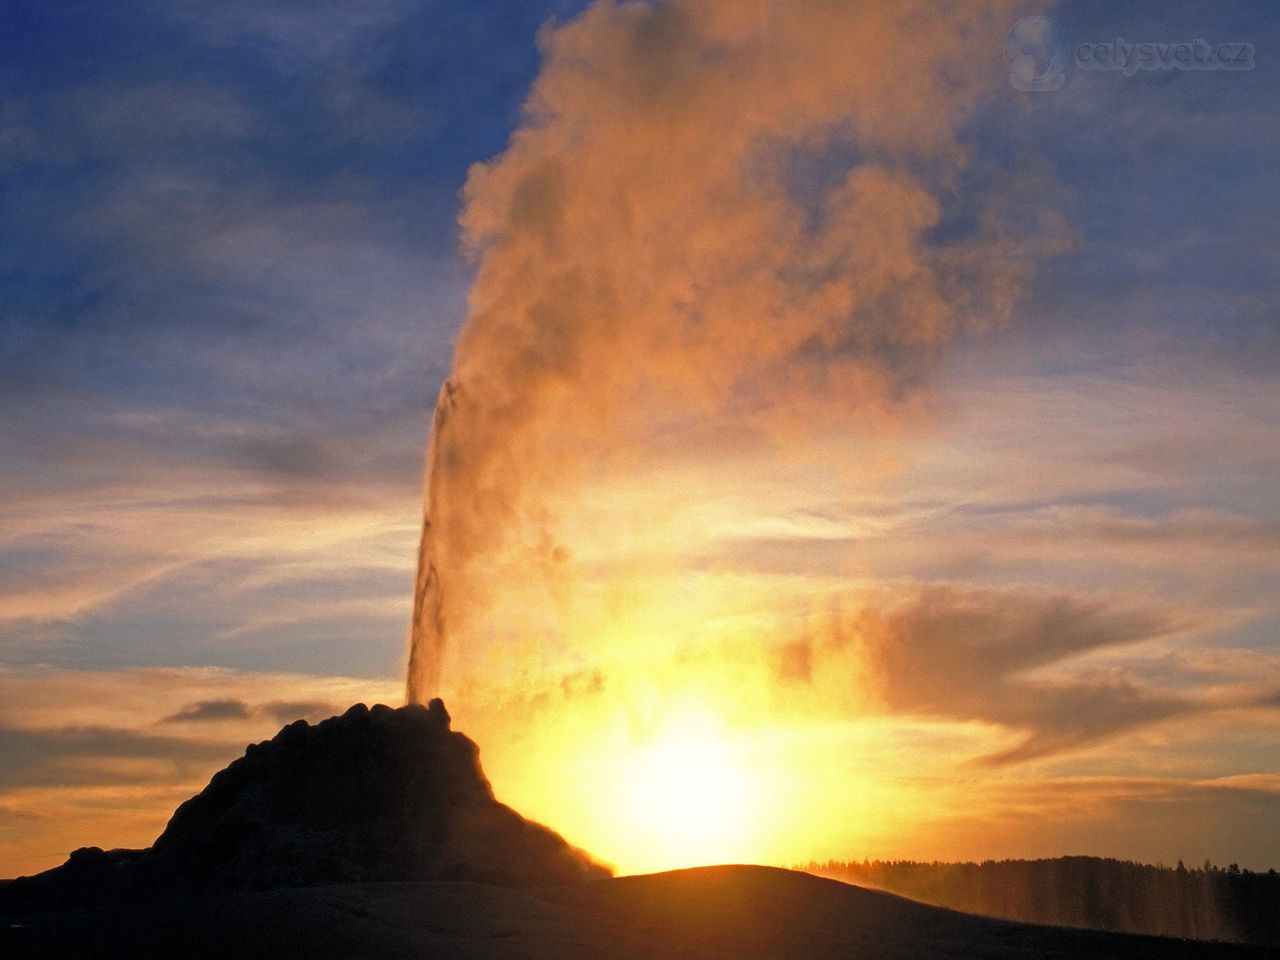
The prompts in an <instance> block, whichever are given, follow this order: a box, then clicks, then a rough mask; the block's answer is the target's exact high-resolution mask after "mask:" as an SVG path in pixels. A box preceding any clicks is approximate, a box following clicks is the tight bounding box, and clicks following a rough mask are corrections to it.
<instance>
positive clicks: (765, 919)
mask: <svg viewBox="0 0 1280 960" xmlns="http://www.w3.org/2000/svg"><path fill="white" fill-rule="evenodd" d="M0 919H3V928H2V929H0V957H6V958H12V960H19V958H23V960H25V958H48V960H57V958H64V957H65V958H72V957H74V958H78V960H79V958H84V960H88V958H108V957H110V958H115V957H119V958H148V957H157V958H159V957H165V958H168V957H173V958H191V960H197V958H205V957H207V958H211V960H212V958H217V960H228V958H243V960H254V958H259V957H261V958H264V960H265V958H291V957H306V958H347V957H351V958H355V957H367V958H370V960H395V958H400V957H404V958H409V957H413V958H440V960H449V958H481V957H485V958H490V957H492V958H513V960H515V958H545V960H575V958H580V957H581V958H585V957H598V958H610V960H629V958H637V960H639V958H645V960H650V958H668V957H684V958H690V960H697V958H725V960H728V958H733V960H751V958H757V957H759V958H765V957H769V958H794V960H809V958H813V960H816V958H845V960H860V958H867V960H870V958H878V960H891V958H904V960H905V958H911V960H930V958H944V957H945V958H959V957H981V958H990V960H996V958H1010V960H1013V958H1028V960H1029V958H1046V957H1049V958H1067V957H1089V958H1099V960H1102V958H1107V960H1112V958H1118V957H1134V958H1151V960H1182V958H1193V957H1196V958H1209V957H1214V958H1217V957H1221V958H1247V957H1253V958H1258V960H1261V958H1262V957H1264V956H1271V957H1274V954H1273V953H1271V954H1269V953H1268V952H1267V951H1265V950H1263V949H1261V948H1248V947H1241V946H1232V945H1225V944H1212V943H1201V942H1193V941H1178V940H1164V939H1158V938H1153V937H1136V936H1127V935H1122V934H1110V933H1097V932H1092V931H1083V930H1070V929H1065V928H1055V927H1035V926H1028V925H1023V924H1016V923H1008V922H1005V921H1000V920H989V919H985V918H982V917H975V916H969V915H966V914H960V913H952V912H950V911H947V910H942V909H939V908H936V907H929V906H925V905H923V904H919V903H915V902H913V901H910V900H904V899H901V898H899V897H896V896H892V895H890V894H885V893H878V892H875V891H870V890H864V889H861V888H858V887H852V886H848V885H845V884H842V883H838V882H836V881H833V880H824V879H820V878H818V877H813V876H810V875H808V874H803V873H796V872H792V871H787V870H777V869H772V868H766V867H741V866H737V867H708V868H703V869H697V870H684V871H679V872H675V873H666V874H656V875H652V876H644V877H623V878H619V879H610V880H596V881H588V882H584V883H575V884H568V885H563V886H557V887H545V888H537V889H530V888H523V889H519V888H510V887H505V888H504V887H495V886H485V885H479V884H474V883H462V882H441V881H432V882H404V883H363V884H341V885H330V886H322V887H311V888H305V889H292V890H272V891H263V892H259V893H244V894H238V895H233V896H219V897H204V898H195V899H191V900H182V901H172V900H171V901H167V902H164V903H163V904H162V905H157V906H146V905H133V906H124V905H116V906H112V907H109V908H102V907H99V908H97V909H94V910H89V911H76V910H65V909H64V910H61V911H58V912H53V913H40V912H36V913H27V914H23V915H13V914H10V915H8V916H4V917H3V918H0Z"/></svg>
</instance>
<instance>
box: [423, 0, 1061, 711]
mask: <svg viewBox="0 0 1280 960" xmlns="http://www.w3.org/2000/svg"><path fill="white" fill-rule="evenodd" d="M1015 9H1016V4H1013V3H1012V2H1007V0H985V2H974V3H963V4H948V5H945V6H943V7H941V8H938V7H937V6H935V5H933V4H927V5H926V4H917V3H913V2H906V3H895V4H886V3H881V2H879V0H874V2H873V0H865V2H841V3H833V2H830V0H785V2H784V0H766V2H762V3H750V4H744V3H741V2H740V0H664V2H654V3H614V2H606V0H601V2H597V3H594V4H592V5H591V6H590V7H589V8H588V9H587V10H586V11H585V12H583V13H582V14H581V15H580V16H578V17H577V18H576V19H574V20H572V21H570V22H568V23H565V24H563V25H560V26H558V27H556V28H554V29H548V30H546V31H544V33H543V35H542V37H541V45H542V49H543V54H544V62H543V66H542V69H541V72H540V74H539V76H538V78H537V80H536V82H535V84H534V87H533V89H532V92H531V94H530V97H529V99H528V102H527V103H526V107H525V112H526V121H525V122H524V123H523V125H522V126H521V127H520V128H519V129H518V130H517V131H516V132H515V134H514V135H513V136H512V138H511V142H510V145H509V146H508V148H507V149H506V151H505V152H504V153H502V154H501V155H500V156H499V157H497V158H496V159H494V160H493V161H491V162H489V163H482V164H477V165H476V166H474V167H473V168H472V170H471V172H470V175H469V177H468V180H467V184H466V187H465V190H464V200H465V203H464V209H463V213H462V216H461V224H462V228H463V238H464V244H465V246H466V249H467V250H468V252H469V253H470V254H471V255H472V256H473V257H474V259H475V262H476V275H475V282H474V285H473V287H472V290H471V293H470V297H469V303H468V313H467V317H466V321H465V323H464V324H463V326H462V329H461V331H460V333H459V336H458V340H457V344H456V348H455V352H454V357H453V362H452V366H451V370H450V373H449V383H447V384H446V386H445V388H444V390H443V391H442V393H441V398H440V402H439V403H438V404H437V406H436V412H435V417H434V420H433V430H432V437H431V441H430V453H429V455H428V458H427V480H426V510H425V514H426V522H425V523H424V529H423V538H422V546H421V551H420V564H419V571H418V580H417V591H416V599H415V604H414V623H413V630H412V644H411V654H410V670H409V681H408V695H409V699H410V700H411V701H421V700H423V699H425V698H426V697H429V696H431V695H433V694H434V693H435V692H436V689H437V687H438V684H439V680H440V676H441V669H442V664H443V658H444V654H445V650H446V638H447V639H448V642H449V644H455V643H456V642H457V640H458V638H460V637H464V636H467V635H469V631H470V630H471V628H472V627H473V626H474V625H475V624H477V623H479V622H480V620H481V618H482V616H483V615H484V614H485V613H486V612H487V611H488V610H489V609H490V605H491V602H492V600H493V592H494V591H495V590H496V589H498V586H497V585H499V584H503V583H506V582H509V581H508V580H504V577H505V576H506V575H507V574H511V576H512V577H516V578H519V580H520V581H521V586H522V588H527V587H529V586H530V583H531V582H532V581H536V580H537V579H538V577H540V576H545V577H548V578H551V577H554V578H555V579H556V583H557V584H558V585H559V586H560V587H562V588H563V589H561V591H560V596H561V598H563V596H564V595H565V593H566V592H567V585H566V584H565V581H566V580H567V579H568V578H570V577H572V576H574V575H585V574H581V573H575V571H573V570H572V569H569V570H567V572H566V565H565V564H564V563H563V562H562V558H563V557H565V556H576V555H577V554H578V551H577V550H575V549H574V544H572V543H570V544H569V545H568V546H569V550H567V551H566V550H565V549H564V545H563V544H562V542H561V537H560V536H559V534H558V525H557V510H561V509H563V508H564V505H565V503H566V502H567V499H568V497H569V496H570V495H571V494H572V491H574V490H575V489H578V488H580V487H581V485H582V484H583V482H584V480H586V479H590V480H591V481H592V483H595V481H596V479H597V478H599V477H600V476H602V475H607V474H608V472H609V469H610V468H616V467H618V465H619V464H624V463H635V462H638V461H643V462H647V463H662V462H666V461H667V460H669V459H670V458H672V457H673V456H674V455H675V454H677V453H688V451H690V450H700V451H706V450H708V449H710V448H713V447H715V446H717V445H718V446H719V447H721V448H725V446H726V445H728V444H732V445H733V448H734V449H733V452H734V453H735V454H736V455H743V454H753V453H754V454H759V455H761V456H769V455H770V454H771V453H774V454H776V452H777V450H778V449H779V444H780V443H784V444H794V443H795V442H796V440H797V438H798V437H799V436H800V435H802V434H809V435H815V436H817V435H820V436H823V437H833V436H849V435H852V434H857V433H859V432H867V431H872V432H874V431H875V430H876V429H877V427H878V426H883V425H884V424H886V423H892V424H894V425H895V426H896V427H900V426H901V425H902V423H903V420H904V418H905V417H906V416H907V412H908V411H910V410H911V409H912V407H913V404H914V400H915V397H916V395H917V392H918V389H919V387H920V385H921V384H922V383H925V382H927V381H928V379H929V374H930V370H931V368H932V366H933V365H934V363H935V361H936V358H937V356H938V354H939V352H940V350H941V349H942V348H943V347H944V345H946V344H947V343H949V342H951V341H952V340H954V339H955V338H956V337H958V336H961V335H963V334H964V333H965V332H967V331H973V330H979V329H984V328H987V327H990V326H992V325H995V324H999V323H1001V322H1003V321H1004V320H1005V319H1007V318H1008V317H1009V316H1010V314H1011V312H1012V309H1013V305H1014V303H1015V301H1016V299H1017V298H1018V296H1019V294H1020V293H1021V291H1022V290H1023V288H1024V287H1025V284H1026V282H1027V280H1028V278H1029V276H1030V273H1031V270H1032V268H1033V266H1034V264H1035V262H1036V261H1037V260H1038V259H1039V258H1040V257H1041V256H1043V255H1045V254H1047V253H1049V252H1051V251H1052V250H1053V249H1055V248H1056V247H1057V245H1058V244H1059V242H1060V240H1061V231H1060V229H1059V226H1058V225H1059V219H1058V218H1057V217H1056V215H1055V213H1054V211H1053V209H1052V205H1051V204H1050V203H1048V202H1046V199H1047V198H1049V197H1051V196H1052V193H1051V191H1050V190H1048V189H1047V184H1046V180H1045V177H1044V176H1043V175H1042V174H1041V173H1040V172H1039V171H1031V172H1028V171H1027V169H1023V170H1020V171H1018V172H1014V171H1012V170H1009V169H998V168H997V167H996V166H995V165H994V161H990V158H987V159H984V161H983V164H984V165H983V166H982V168H981V169H980V170H978V171H972V170H971V168H970V160H971V158H972V150H971V149H970V146H971V145H970V144H967V143H966V142H965V140H964V137H963V135H962V132H961V131H962V130H963V129H964V125H965V124H966V123H967V122H968V121H969V119H970V117H971V116H972V115H973V112H974V108H975V107H976V106H977V104H978V103H979V102H980V101H981V99H982V97H983V96H985V95H986V94H987V92H988V91H990V90H991V89H1003V87H1002V86H1001V85H1002V84H1003V83H1004V80H1005V77H1004V75H1003V73H1002V65H1001V64H1000V63H998V62H997V61H998V57H993V56H984V55H982V54H981V53H980V52H978V51H976V50H975V46H974V38H982V37H1002V36H1003V35H1004V34H1005V32H1006V31H1007V29H1008V23H1009V22H1010V17H1012V16H1013V11H1014V10H1015ZM1015 19H1016V18H1015ZM1028 211H1032V213H1031V215H1030V216H1029V215H1028ZM1011 212H1012V213H1015V214H1016V216H1011V215H1010V213H1011ZM627 529H628V531H629V532H631V531H635V532H636V535H637V536H643V535H644V534H643V529H644V522H643V520H642V519H640V518H637V520H636V522H635V523H630V524H628V525H627ZM687 552H690V551H687ZM675 562H676V560H675V558H672V565H674V563H675ZM542 606H543V607H545V608H547V609H551V608H552V607H553V606H554V605H553V604H550V603H548V604H542ZM552 612H553V613H554V612H555V611H552ZM507 619H508V620H509V621H510V620H513V619H515V618H511V617H508V618H507ZM563 632H564V633H565V635H566V636H568V635H570V634H571V633H572V630H571V628H570V629H566V630H564V631H563ZM570 639H572V638H571V637H570Z"/></svg>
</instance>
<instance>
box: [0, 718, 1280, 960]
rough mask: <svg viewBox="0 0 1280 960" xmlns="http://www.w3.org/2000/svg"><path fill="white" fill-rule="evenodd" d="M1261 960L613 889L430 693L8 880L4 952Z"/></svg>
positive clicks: (385, 957)
mask: <svg viewBox="0 0 1280 960" xmlns="http://www.w3.org/2000/svg"><path fill="white" fill-rule="evenodd" d="M1264 955H1266V954H1264V951H1263V950H1262V949H1261V948H1255V949H1250V948H1245V947H1239V946H1228V945H1218V944H1211V943H1196V942H1190V941H1177V940H1159V939H1155V938H1144V937H1135V936H1127V935H1123V934H1113V933H1095V932H1086V931H1083V930H1068V929H1064V928H1055V927H1036V926H1028V925H1021V924H1016V923H1011V922H1007V921H1001V920H991V919H985V918H982V917H976V916H969V915H966V914H961V913H953V912H950V911H948V910H944V909H941V908H939V907H932V906H926V905H924V904H921V903H916V902H914V901H911V900H906V899H902V898H900V897H897V896H894V895H892V894H887V893H879V892H875V891H871V890H865V889H862V888H860V887H855V886H850V885H847V884H843V883H839V882H837V881H835V880H827V879H820V878H818V877H815V876H812V875H810V874H807V873H796V872H792V871H788V870H777V869H771V868H766V867H741V866H739V867H708V868H704V869H699V870H684V871H678V872H675V873H666V874H656V875H653V876H647V877H623V878H619V879H613V878H611V877H610V876H609V870H608V869H607V868H605V867H603V866H602V865H600V864H598V863H596V862H595V861H594V860H593V859H592V858H591V857H590V856H589V855H587V854H586V853H584V852H583V851H581V850H577V849H575V848H574V847H572V846H571V845H569V844H568V843H566V842H565V840H564V839H563V838H561V837H560V836H559V835H557V834H555V833H554V832H552V831H551V830H548V829H547V828H546V827H544V826H541V825H539V824H537V823H533V822H531V821H529V820H525V819H524V818H523V817H521V816H520V815H519V814H518V813H516V812H515V811H514V810H512V809H511V808H510V807H507V806H505V805H503V804H501V803H499V802H498V801H497V799H496V798H495V797H494V795H493V791H492V789H491V788H490V786H489V782H488V780H486V779H485V777H484V773H483V771H482V770H481V768H480V762H479V752H478V750H477V748H476V745H475V744H474V743H473V742H472V741H471V740H469V739H467V738H466V737H465V736H463V735H462V734H460V733H458V732H456V731H454V730H452V729H451V727H450V720H449V714H448V711H447V710H445V708H444V704H443V703H441V702H440V701H438V700H437V701H433V702H432V703H431V704H429V705H427V706H425V707H420V706H412V707H402V708H400V709H394V710H393V709H392V708H390V707H387V706H375V707H373V708H368V707H365V706H364V705H362V704H357V705H356V706H354V707H352V708H351V709H350V710H348V711H347V712H346V713H344V714H343V715H342V716H340V717H334V718H332V719H329V720H326V721H324V722H323V723H320V724H318V725H316V726H310V725H308V724H307V723H305V722H301V721H300V722H298V723H293V724H290V725H289V726H287V727H285V728H284V729H283V730H281V731H280V732H279V733H278V734H277V735H276V736H275V737H274V738H272V739H271V740H269V741H265V742H263V743H260V744H255V745H253V746H251V747H249V748H248V749H247V750H246V751H245V755H244V756H243V757H241V758H240V759H239V760H236V761H235V762H234V763H232V764H231V765H230V766H228V767H227V768H226V769H225V770H222V771H220V772H219V773H217V774H215V775H214V777H213V779H212V780H211V781H210V782H209V785H208V786H207V787H206V788H205V789H204V790H202V791H201V792H200V793H199V794H198V795H197V796H195V797H192V798H191V799H190V800H188V801H187V802H186V803H184V804H182V805H181V806H180V807H179V808H178V809H177V810H176V811H175V812H174V815H173V818H172V819H171V820H170V821H169V824H168V826H167V827H166V828H165V830H164V832H163V833H162V834H161V835H160V836H159V837H158V838H157V839H156V842H155V843H154V844H152V846H150V847H148V848H147V849H145V850H101V849H98V848H97V847H86V848H82V849H80V850H77V851H75V852H74V853H72V854H71V856H70V857H69V858H68V860H67V862H66V863H65V864H63V865H62V866H60V867H57V868H55V869H53V870H48V871H46V872H45V873H41V874H37V875H36V876H32V877H21V878H18V879H16V880H10V881H3V882H0V960H26V958H32V960H37V958H38V960H59V958H74V960H93V958H113V960H114V958H119V960H146V958H165V960H168V958H174V960H199V958H210V960H255V958H263V960H267V958H270V960H283V958H292V957H297V958H307V960H342V958H357V957H359V958H369V960H395V958H399V957H406V958H408V957H413V958H424V960H425V958H435V960H450V958H480V957H492V958H503V960H506V958H512V960H517V958H546V960H575V958H585V957H598V958H602V960H603V958H608V960H627V958H632V957H634V958H645V960H649V958H661V960H666V958H676V957H681V958H689V960H698V958H713V957H714V958H733V960H751V958H756V957H759V958H765V957H768V958H772V960H806V958H827V957H831V958H837V957H839V958H843V960H860V958H868V960H870V958H877V960H891V958H895V957H900V958H904V960H905V958H911V960H930V958H944V957H946V958H952V957H954V958H959V957H981V958H987V960H999V958H1010V960H1013V958H1028V960H1029V958H1033V957H1034V958H1067V957H1082V958H1083V957H1088V958H1098V960H1101V958H1108V960H1111V958H1116V957H1137V958H1152V960H1183V958H1192V957H1203V958H1208V957H1223V958H1228V957H1240V958H1245V957H1257V958H1261V957H1263V956H1264ZM1269 955H1270V956H1272V957H1273V958H1274V952H1272V953H1271V954H1269Z"/></svg>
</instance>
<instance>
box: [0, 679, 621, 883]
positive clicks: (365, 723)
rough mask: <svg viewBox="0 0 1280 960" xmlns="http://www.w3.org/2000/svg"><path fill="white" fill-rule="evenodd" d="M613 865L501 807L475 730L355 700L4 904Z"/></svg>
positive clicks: (574, 872) (564, 872) (493, 877)
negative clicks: (144, 834) (146, 845)
mask: <svg viewBox="0 0 1280 960" xmlns="http://www.w3.org/2000/svg"><path fill="white" fill-rule="evenodd" d="M608 875H609V872H608V871H607V870H606V869H605V868H603V867H601V866H600V865H598V864H596V863H594V862H593V861H592V860H591V859H590V858H589V857H588V856H587V855H586V854H585V853H583V852H582V851H580V850H576V849H574V848H573V847H571V846H569V845H568V844H567V843H566V842H565V841H564V840H563V839H562V838H561V837H560V836H559V835H558V834H556V833H553V832H552V831H551V830H548V829H547V828H546V827H543V826H541V825H540V824H536V823H532V822H530V821H528V820H525V819H524V818H523V817H521V816H520V815H519V814H517V813H516V812H515V811H514V810H512V809H511V808H510V807H507V806H505V805H503V804H501V803H499V802H498V801H497V800H496V799H495V798H494V795H493V790H492V788H491V787H490V786H489V782H488V781H487V780H486V779H485V777H484V774H483V772H482V771H481V769H480V763H479V751H478V749H477V747H476V745H475V743H473V742H472V741H471V740H470V739H468V738H467V737H465V736H463V735H462V734H460V733H456V732H454V731H452V730H451V729H450V728H449V714H448V713H447V712H446V710H445V708H444V704H443V703H441V702H440V701H439V700H434V701H432V703H431V705H430V706H429V707H421V706H408V707H401V708H399V709H392V708H391V707H387V706H382V705H379V706H375V707H373V708H372V709H370V708H368V707H366V706H365V705H364V704H357V705H356V706H354V707H352V708H351V709H350V710H348V711H347V712H346V713H345V714H343V715H342V716H340V717H333V718H332V719H329V720H325V721H324V722H322V723H320V724H317V725H315V726H310V725H308V724H307V722H306V721H305V720H299V721H297V722H296V723H292V724H290V725H289V726H287V727H285V728H284V729H283V730H281V731H280V732H279V733H278V734H276V736H275V737H274V738H273V739H272V740H269V741H266V742H264V743H259V744H254V745H252V746H250V747H249V748H248V750H246V751H245V755H244V756H243V757H241V758H240V759H239V760H236V761H235V762H234V763H232V764H231V765H230V766H228V767H227V768H226V769H225V770H222V771H221V772H219V773H217V774H215V775H214V777H213V779H212V780H211V781H210V782H209V785H208V786H207V787H206V788H205V789H204V790H203V791H202V792H201V793H200V794H198V795H197V796H195V797H192V798H191V799H190V800H188V801H187V802H186V803H184V804H182V806H180V807H179V808H178V809H177V811H176V812H175V813H174V815H173V818H172V819H171V820H170V821H169V825H168V826H167V827H166V828H165V831H164V833H162V834H161V835H160V837H159V838H158V839H157V840H156V842H155V844H154V845H153V846H152V847H151V848H150V849H147V850H113V851H103V850H100V849H98V848H96V847H90V848H84V849H81V850H77V851H76V852H75V853H73V854H72V855H71V857H70V859H69V860H68V861H67V862H66V864H64V865H63V866H61V867H58V868H56V869H54V870H50V871H48V872H46V873H43V874H39V875H38V876H35V877H26V878H21V879H19V880H15V881H13V882H12V883H11V884H9V885H8V886H7V887H5V888H4V889H2V890H0V902H4V901H8V902H9V903H11V904H12V903H15V902H18V901H22V900H31V901H36V900H38V901H40V902H42V903H45V904H49V903H52V902H59V901H60V902H63V903H69V902H73V901H81V900H83V899H85V898H88V899H90V900H101V899H104V898H107V899H121V898H129V897H135V896H139V895H141V896H146V897H154V896H165V895H178V896H181V895H193V894H201V895H203V894H222V893H235V892H241V891H247V890H269V889H275V888H285V887H305V886H314V885H319V884H334V883H358V882H368V881H387V880H469V881H475V882H479V883H485V884H493V885H498V886H516V887H520V886H544V885H553V884H561V883H569V882H574V881H579V880H586V879H599V878H603V877H607V876H608Z"/></svg>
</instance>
